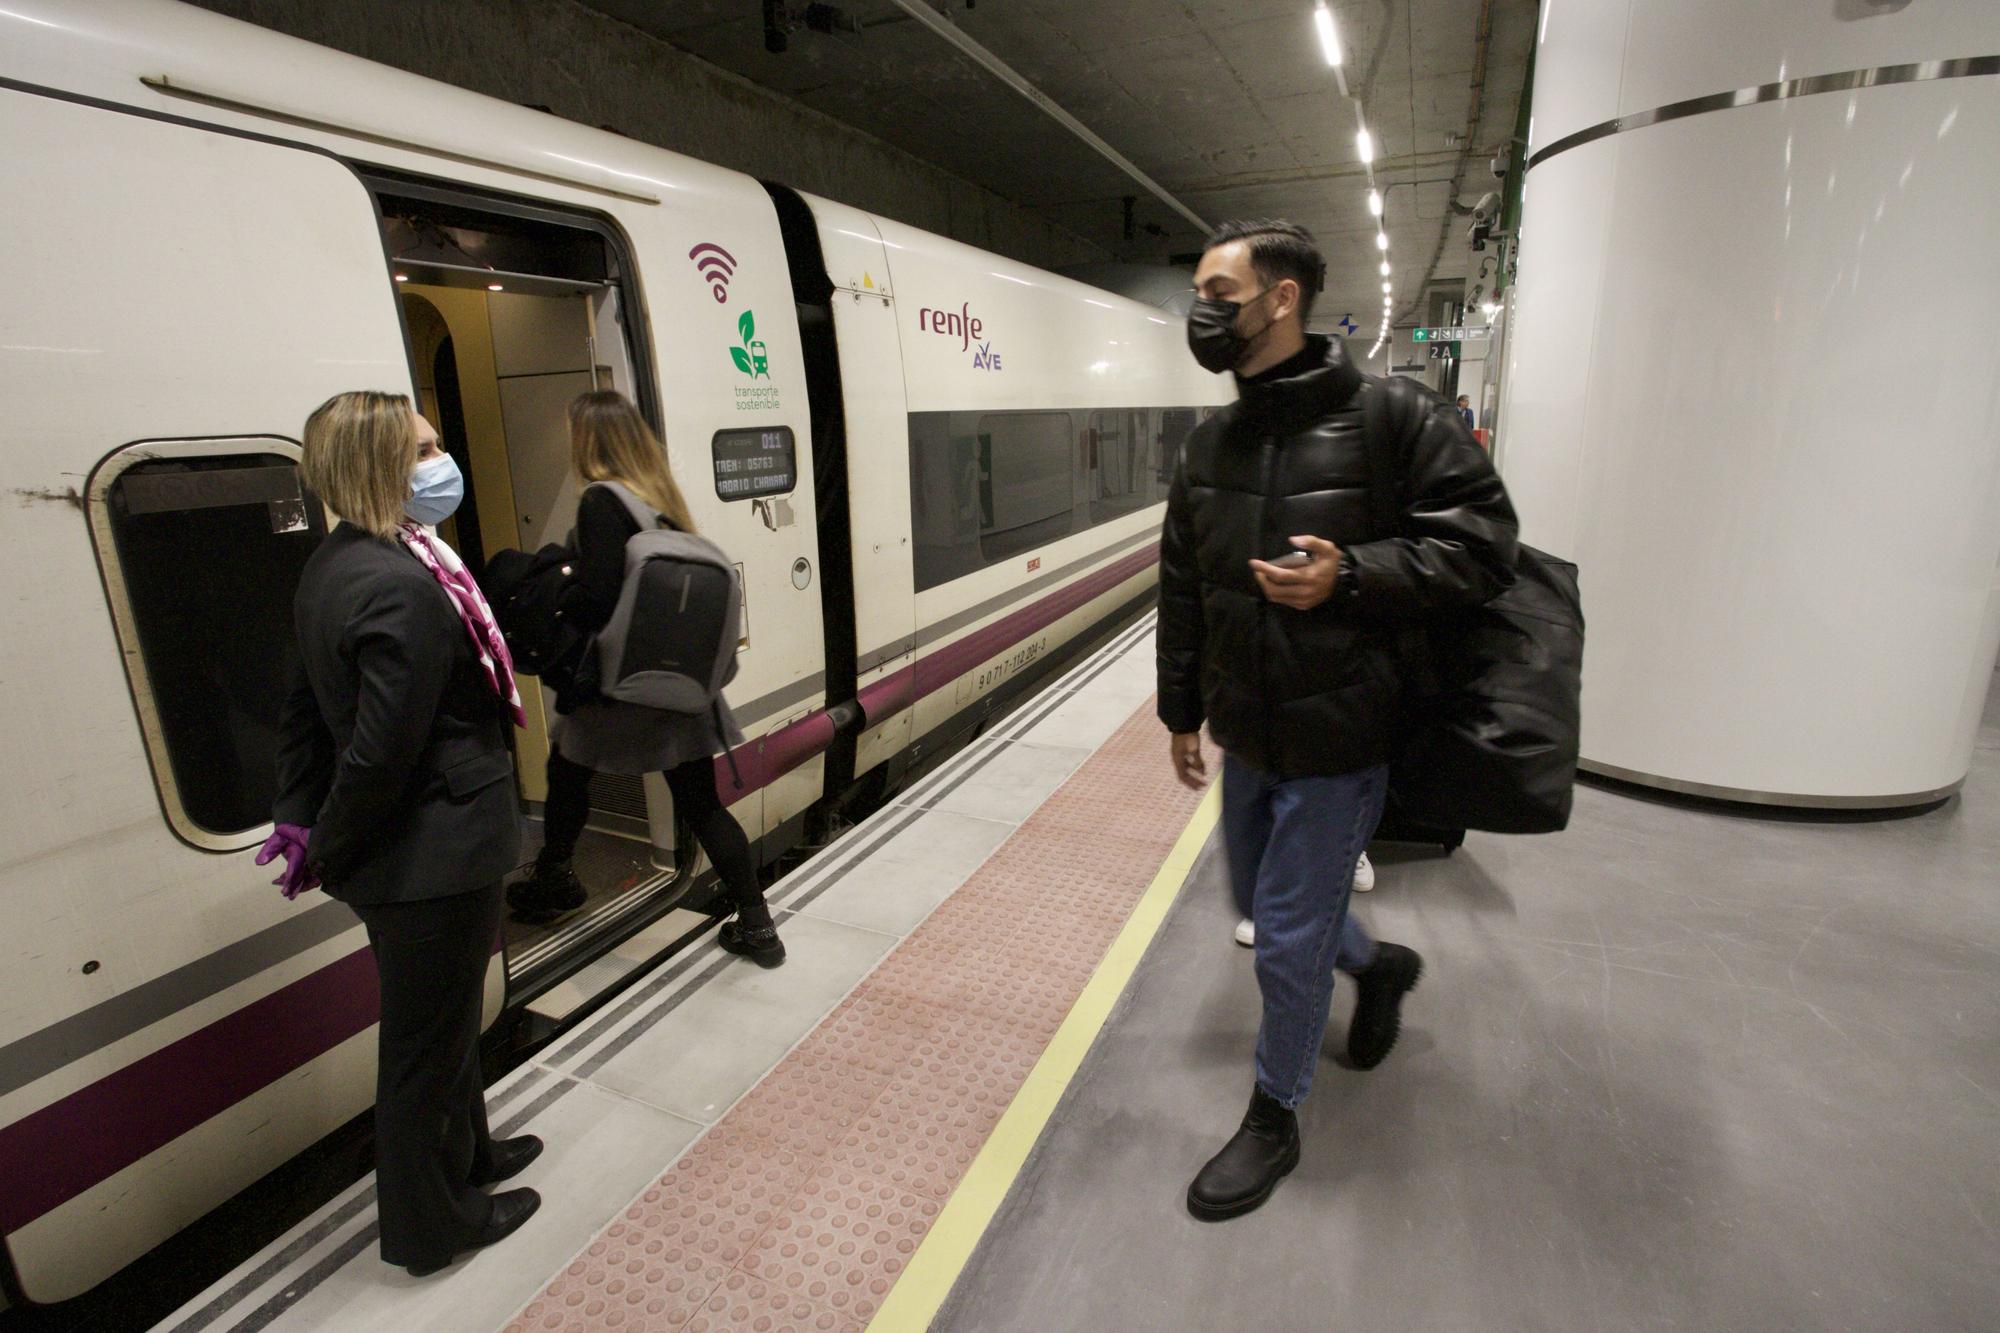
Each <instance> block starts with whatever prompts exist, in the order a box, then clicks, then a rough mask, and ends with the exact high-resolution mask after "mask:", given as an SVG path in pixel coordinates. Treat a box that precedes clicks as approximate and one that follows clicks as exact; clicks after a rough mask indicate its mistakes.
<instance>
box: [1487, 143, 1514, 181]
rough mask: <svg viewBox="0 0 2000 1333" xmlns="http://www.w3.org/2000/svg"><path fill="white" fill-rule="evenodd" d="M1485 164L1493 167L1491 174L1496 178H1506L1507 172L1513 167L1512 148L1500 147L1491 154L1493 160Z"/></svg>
mask: <svg viewBox="0 0 2000 1333" xmlns="http://www.w3.org/2000/svg"><path fill="white" fill-rule="evenodd" d="M1487 165H1489V166H1490V167H1492V168H1493V175H1494V177H1495V178H1496V179H1498V180H1506V179H1507V173H1508V172H1509V171H1512V170H1513V169H1514V151H1513V149H1511V148H1502V149H1501V150H1500V151H1499V152H1497V153H1495V154H1494V155H1493V161H1492V162H1490V163H1488V164H1487Z"/></svg>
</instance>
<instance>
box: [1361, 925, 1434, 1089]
mask: <svg viewBox="0 0 2000 1333" xmlns="http://www.w3.org/2000/svg"><path fill="white" fill-rule="evenodd" d="M1423 974H1424V960H1423V957H1422V956H1421V955H1420V954H1418V953H1417V951H1416V950H1415V949H1406V948H1404V947H1403V946H1402V945H1400V944H1380V945H1377V946H1376V949H1375V961H1374V962H1372V963H1370V964H1369V965H1368V966H1367V967H1365V968H1363V969H1362V970H1361V971H1359V972H1356V973H1355V974H1354V982H1355V984H1356V985H1357V986H1359V987H1360V988H1361V994H1360V995H1359V997H1357V998H1356V999H1355V1001H1354V1018H1353V1020H1352V1021H1351V1022H1350V1023H1349V1024H1348V1025H1347V1058H1348V1060H1349V1061H1351V1062H1352V1063H1353V1065H1354V1067H1355V1068H1356V1069H1373V1068H1374V1067H1375V1066H1376V1065H1379V1064H1381V1063H1382V1061H1383V1060H1384V1059H1386V1058H1387V1057H1388V1054H1389V1048H1390V1047H1392V1046H1394V1045H1395V1044H1396V1038H1397V1037H1398V1036H1399V1035H1401V1033H1402V1031H1403V997H1404V996H1405V995H1408V994H1409V993H1410V992H1411V991H1413V990H1415V989H1416V988H1417V978H1418V977H1420V976H1422V975H1423Z"/></svg>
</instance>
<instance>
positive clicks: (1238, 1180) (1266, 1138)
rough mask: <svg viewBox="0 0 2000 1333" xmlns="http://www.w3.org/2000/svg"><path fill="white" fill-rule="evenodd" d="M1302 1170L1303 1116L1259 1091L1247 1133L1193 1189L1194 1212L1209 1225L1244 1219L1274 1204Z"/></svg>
mask: <svg viewBox="0 0 2000 1333" xmlns="http://www.w3.org/2000/svg"><path fill="white" fill-rule="evenodd" d="M1298 1164H1299V1117H1298V1115H1297V1113H1296V1112H1294V1111H1292V1110H1290V1109H1289V1108H1287V1107H1285V1106H1284V1105H1282V1104H1280V1103H1279V1101H1278V1099H1277V1098H1275V1097H1268V1096H1266V1095H1265V1094H1264V1090H1263V1089H1262V1088H1256V1089H1253V1090H1252V1091H1251V1093H1250V1109H1249V1110H1248V1111H1247V1112H1245V1113H1244V1116H1243V1127H1242V1128H1241V1129H1239V1130H1237V1131H1236V1137H1235V1138H1233V1139H1231V1140H1229V1142H1228V1143H1226V1144H1224V1145H1223V1147H1222V1151H1221V1152H1219V1153H1217V1154H1216V1155H1215V1156H1213V1157H1211V1158H1209V1159H1208V1165H1207V1166H1204V1167H1203V1168H1202V1169H1201V1174H1200V1175H1198V1176H1196V1177H1195V1178H1194V1184H1192V1185H1189V1186H1188V1193H1187V1206H1188V1211H1189V1212H1190V1213H1193V1214H1194V1215H1195V1216H1196V1217H1198V1218H1200V1219H1201V1220H1202V1221H1204V1222H1221V1221H1223V1220H1225V1219H1227V1218H1231V1217H1240V1216H1242V1215H1243V1214H1244V1213H1247V1212H1249V1211H1250V1210H1252V1209H1253V1208H1256V1207H1257V1206H1258V1205H1260V1204H1262V1203H1263V1202H1264V1200H1266V1199H1268V1198H1270V1197H1271V1191H1272V1190H1274V1189H1276V1188H1278V1182H1279V1181H1280V1180H1283V1179H1284V1178H1285V1177H1286V1176H1287V1175H1289V1174H1291V1170H1292V1168H1293V1167H1295V1166H1297V1165H1298Z"/></svg>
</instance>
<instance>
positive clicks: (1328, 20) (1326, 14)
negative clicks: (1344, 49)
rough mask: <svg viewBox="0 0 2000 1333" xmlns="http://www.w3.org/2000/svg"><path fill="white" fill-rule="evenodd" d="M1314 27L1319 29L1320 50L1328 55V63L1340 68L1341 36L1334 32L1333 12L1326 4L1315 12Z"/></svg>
mask: <svg viewBox="0 0 2000 1333" xmlns="http://www.w3.org/2000/svg"><path fill="white" fill-rule="evenodd" d="M1313 26H1314V27H1315V28H1318V29H1319V49H1320V50H1321V51H1322V52H1323V53H1325V55H1326V63H1327V64H1329V65H1331V66H1333V67H1334V68H1335V69H1339V68H1340V34H1339V33H1337V32H1335V31H1334V30H1333V11H1332V10H1331V9H1328V8H1327V7H1326V5H1325V4H1324V3H1322V4H1320V5H1319V6H1318V7H1316V8H1315V9H1314V10H1313Z"/></svg>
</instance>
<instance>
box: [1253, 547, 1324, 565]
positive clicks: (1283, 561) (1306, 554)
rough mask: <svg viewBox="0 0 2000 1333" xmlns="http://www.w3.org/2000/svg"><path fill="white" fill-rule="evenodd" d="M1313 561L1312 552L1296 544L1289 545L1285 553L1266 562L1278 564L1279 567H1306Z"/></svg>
mask: <svg viewBox="0 0 2000 1333" xmlns="http://www.w3.org/2000/svg"><path fill="white" fill-rule="evenodd" d="M1312 561H1313V558H1312V552H1310V551H1301V550H1300V549H1299V548H1298V547H1296V546H1287V547H1286V548H1285V553H1284V554H1283V555H1280V556H1274V557H1273V558H1272V559H1270V560H1268V561H1266V562H1265V563H1266V564H1272V565H1276V566H1277V567H1278V568H1279V569H1304V568H1305V567H1306V566H1307V565H1310V564H1311V563H1312Z"/></svg>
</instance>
